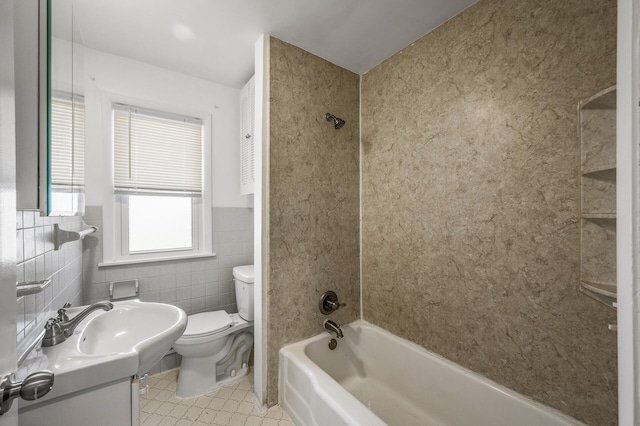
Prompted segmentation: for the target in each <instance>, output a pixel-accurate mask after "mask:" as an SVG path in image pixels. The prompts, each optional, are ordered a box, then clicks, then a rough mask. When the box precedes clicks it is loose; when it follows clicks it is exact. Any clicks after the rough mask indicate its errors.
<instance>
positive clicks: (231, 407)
mask: <svg viewBox="0 0 640 426" xmlns="http://www.w3.org/2000/svg"><path fill="white" fill-rule="evenodd" d="M238 405H240V404H239V403H238V401H233V400H231V399H228V400H226V401H225V403H224V405H223V406H222V410H223V411H228V412H230V413H235V412H236V411H238Z"/></svg>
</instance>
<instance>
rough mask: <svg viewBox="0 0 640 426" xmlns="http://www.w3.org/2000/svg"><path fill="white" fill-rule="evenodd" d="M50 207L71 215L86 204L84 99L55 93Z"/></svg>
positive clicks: (53, 99) (53, 211) (54, 211)
mask: <svg viewBox="0 0 640 426" xmlns="http://www.w3.org/2000/svg"><path fill="white" fill-rule="evenodd" d="M50 141H51V149H50V150H49V151H50V153H51V154H50V155H51V161H50V167H49V181H50V183H51V185H50V188H51V193H50V196H49V197H48V199H49V203H50V205H49V210H50V212H51V214H52V215H57V214H69V213H74V212H77V211H80V210H81V206H83V205H84V202H83V197H84V98H82V97H81V96H77V95H76V96H74V95H71V94H66V93H61V92H56V93H53V94H52V96H51V138H50Z"/></svg>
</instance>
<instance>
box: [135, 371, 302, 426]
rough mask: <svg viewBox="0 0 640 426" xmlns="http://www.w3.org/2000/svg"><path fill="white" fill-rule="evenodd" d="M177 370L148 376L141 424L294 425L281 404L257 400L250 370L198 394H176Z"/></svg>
mask: <svg viewBox="0 0 640 426" xmlns="http://www.w3.org/2000/svg"><path fill="white" fill-rule="evenodd" d="M177 378H178V371H177V370H172V371H169V372H165V373H161V374H158V375H156V376H151V377H150V378H149V382H148V383H149V392H148V393H147V394H145V395H141V396H140V425H141V426H211V425H219V426H295V425H294V424H293V422H292V421H291V419H290V418H289V416H288V415H287V413H286V412H285V411H284V410H283V409H282V407H279V406H275V407H271V408H270V409H268V410H267V409H265V408H264V407H261V406H260V405H259V404H258V400H257V398H256V396H255V393H254V392H253V376H252V375H251V374H250V375H249V376H247V377H244V378H243V379H242V380H240V381H239V382H236V383H232V384H229V385H225V386H223V387H221V388H219V389H216V390H215V391H212V392H209V393H207V394H206V395H202V396H200V397H197V398H189V399H180V398H177V397H176V396H175V389H176V387H177Z"/></svg>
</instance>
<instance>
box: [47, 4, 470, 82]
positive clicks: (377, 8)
mask: <svg viewBox="0 0 640 426" xmlns="http://www.w3.org/2000/svg"><path fill="white" fill-rule="evenodd" d="M475 1H476V0H322V1H311V0H108V1H105V0H60V1H56V2H53V4H54V5H55V7H56V8H61V7H64V6H63V5H64V4H67V5H69V4H71V3H73V11H74V15H75V18H76V20H77V22H78V23H79V27H80V31H81V33H82V39H83V41H84V44H85V45H86V46H87V47H90V48H92V49H96V50H100V51H103V52H107V53H111V54H115V55H119V56H123V57H127V58H130V59H135V60H138V61H141V62H145V63H148V64H152V65H156V66H159V67H162V68H166V69H170V70H173V71H177V72H180V73H183V74H188V75H191V76H194V77H198V78H202V79H206V80H209V81H214V82H217V83H221V84H224V85H227V86H232V87H237V88H240V87H242V85H243V84H244V83H245V82H246V81H247V80H248V79H249V78H250V77H251V75H252V74H253V62H254V58H253V48H254V43H255V42H256V40H257V39H258V37H259V36H260V34H262V33H266V34H271V35H273V36H275V37H277V38H279V39H281V40H283V41H286V42H288V43H291V44H293V45H296V46H298V47H301V48H302V49H305V50H307V51H309V52H311V53H313V54H315V55H317V56H320V57H322V58H324V59H327V60H328V61H330V62H333V63H334V64H337V65H339V66H341V67H344V68H346V69H348V70H351V71H353V72H355V73H358V74H363V73H366V72H367V71H369V70H370V69H371V68H373V67H374V66H376V65H377V64H379V63H381V62H382V61H384V60H385V59H387V58H388V57H390V56H391V55H393V54H394V53H396V52H398V51H399V50H401V49H402V48H404V47H405V46H407V45H409V44H410V43H411V42H413V41H415V40H417V39H418V38H420V37H421V36H423V35H424V34H426V33H428V32H429V31H431V30H433V29H434V28H436V27H437V26H439V25H440V24H442V23H443V22H445V21H447V20H448V19H450V18H451V17H453V16H454V15H456V14H458V13H459V12H461V11H462V10H463V9H465V8H467V7H468V6H470V5H471V4H473V3H474V2H475ZM59 14H60V13H59V12H58V15H59ZM56 16H57V14H56V12H55V11H54V14H53V19H54V35H58V36H60V34H56V31H55V25H56V24H55V23H56V22H57V21H56V19H57V18H56Z"/></svg>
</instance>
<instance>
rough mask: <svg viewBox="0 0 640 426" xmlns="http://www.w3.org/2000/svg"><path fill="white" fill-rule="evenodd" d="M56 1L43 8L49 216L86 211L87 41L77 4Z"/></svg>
mask: <svg viewBox="0 0 640 426" xmlns="http://www.w3.org/2000/svg"><path fill="white" fill-rule="evenodd" d="M52 3H53V0H46V5H44V6H43V7H42V6H41V11H42V10H44V11H46V25H44V26H42V25H41V28H46V29H47V30H46V31H45V33H46V34H44V35H41V43H45V44H44V45H46V46H47V49H41V52H43V51H44V53H45V54H46V58H45V57H44V54H43V53H41V71H44V72H41V74H40V75H41V79H40V84H41V86H40V87H41V89H40V93H41V105H42V104H43V105H44V106H45V107H46V111H43V110H42V109H41V113H42V114H41V117H43V118H44V119H41V122H40V124H41V128H44V129H46V131H45V132H41V134H40V158H41V162H40V207H41V212H42V213H43V214H44V213H46V215H47V216H74V215H82V214H83V213H84V128H85V119H84V117H85V114H84V84H83V83H84V78H83V75H84V72H83V64H84V59H83V55H84V51H83V41H82V35H81V32H80V29H79V26H78V22H77V20H76V17H75V15H74V6H73V2H72V1H71V0H69V1H67V0H56V2H55V7H53V4H52ZM41 19H42V18H41ZM41 24H42V22H41ZM43 66H46V71H45V70H44V69H43ZM43 88H44V90H43ZM43 96H44V99H43ZM41 108H42V107H41ZM44 171H46V172H44Z"/></svg>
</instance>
